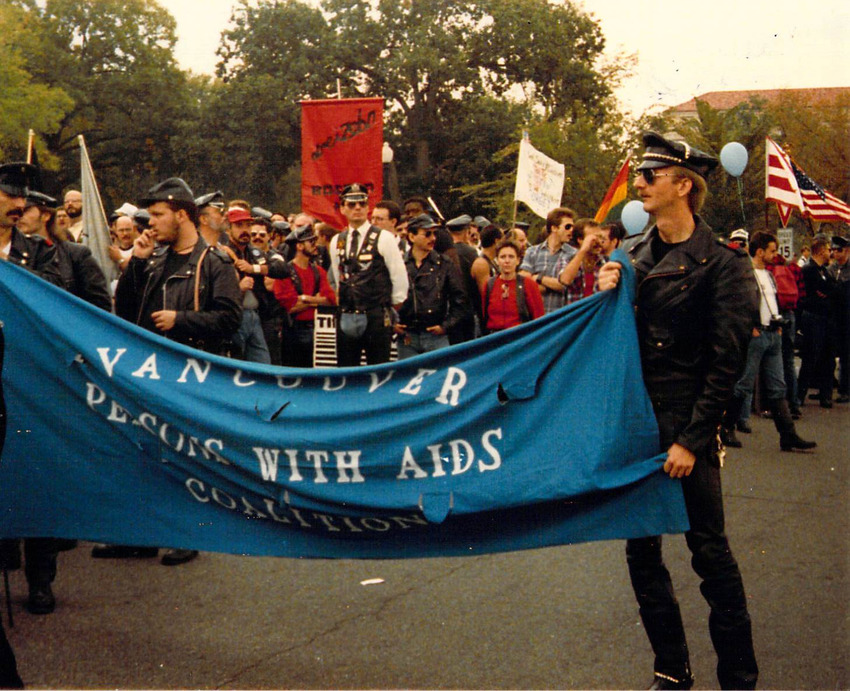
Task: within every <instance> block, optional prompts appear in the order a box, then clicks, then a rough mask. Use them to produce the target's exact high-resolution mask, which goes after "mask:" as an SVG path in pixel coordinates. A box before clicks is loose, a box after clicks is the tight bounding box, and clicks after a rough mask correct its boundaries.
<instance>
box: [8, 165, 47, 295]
mask: <svg viewBox="0 0 850 691" xmlns="http://www.w3.org/2000/svg"><path fill="white" fill-rule="evenodd" d="M40 186H41V182H40V176H39V173H38V168H36V167H35V166H33V165H30V164H28V163H7V164H5V165H2V166H0V260H2V261H10V262H12V263H13V264H17V265H18V266H21V267H23V268H24V269H28V270H29V271H32V272H33V273H35V274H38V275H39V276H41V277H42V278H43V279H44V280H46V281H50V283H53V284H55V285H57V286H60V287H61V286H62V276H60V275H59V269H58V268H57V266H56V262H55V252H56V250H55V249H54V248H53V247H51V246H50V245H49V244H48V243H47V242H45V240H44V238H41V237H28V236H26V235H24V234H23V233H21V232H20V231H19V230H18V229H17V228H16V227H15V226H16V224H17V223H18V221H19V220H20V219H21V216H23V214H24V209H25V207H26V197H27V192H28V190H31V189H37V188H38V187H40Z"/></svg>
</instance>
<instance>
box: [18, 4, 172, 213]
mask: <svg viewBox="0 0 850 691" xmlns="http://www.w3.org/2000/svg"><path fill="white" fill-rule="evenodd" d="M27 11H28V17H27V20H28V30H27V32H26V33H25V35H24V36H22V40H21V43H20V46H21V52H22V55H24V57H25V60H26V66H27V69H28V70H29V71H30V73H31V74H32V75H33V77H34V79H37V80H38V81H39V82H40V83H42V84H44V85H46V86H48V87H50V88H55V89H59V88H61V89H62V90H63V91H65V92H66V93H67V94H68V95H69V96H70V97H71V99H73V106H72V107H71V108H70V109H68V110H67V111H66V112H65V113H64V115H63V117H62V118H61V122H60V126H59V128H58V129H57V130H56V131H55V132H52V133H48V134H47V135H46V137H45V141H46V143H47V145H48V147H49V149H50V151H52V152H53V153H54V154H56V155H57V156H59V157H60V158H61V169H60V177H61V179H62V181H63V182H64V183H66V184H74V183H76V182H77V179H78V177H79V144H78V135H80V134H82V135H84V137H85V140H86V144H87V147H88V149H89V154H90V157H91V159H92V162H93V164H94V165H95V167H96V169H97V174H98V177H99V181H100V182H101V191H102V192H103V193H104V195H105V196H106V197H108V198H113V199H121V200H123V199H133V198H135V197H136V195H137V194H138V193H139V190H140V188H144V186H146V185H147V186H150V184H152V183H153V182H154V181H155V180H156V178H157V177H158V175H159V171H161V170H168V169H170V170H173V169H174V158H173V155H172V153H173V151H172V147H171V136H172V133H173V131H174V129H175V126H176V123H177V122H178V121H179V120H180V118H181V117H182V114H183V111H184V108H185V106H186V102H185V97H186V95H187V88H186V75H185V74H184V73H183V72H182V71H181V70H180V69H179V68H178V67H177V65H176V63H175V61H174V56H173V50H174V44H175V42H176V37H175V22H174V18H173V17H172V16H171V15H170V14H169V13H168V12H167V11H166V10H165V9H164V8H163V7H161V6H160V5H158V4H157V3H156V2H155V1H154V0H47V2H46V3H44V5H43V7H41V6H39V5H34V4H33V5H31V6H30V8H29V9H28V10H27Z"/></svg>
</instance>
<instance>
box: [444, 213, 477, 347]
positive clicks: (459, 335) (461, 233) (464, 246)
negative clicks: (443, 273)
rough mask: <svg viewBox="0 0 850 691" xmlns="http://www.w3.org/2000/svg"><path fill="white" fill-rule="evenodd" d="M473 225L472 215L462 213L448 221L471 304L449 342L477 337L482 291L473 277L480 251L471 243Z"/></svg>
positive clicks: (447, 227) (447, 224) (453, 328)
mask: <svg viewBox="0 0 850 691" xmlns="http://www.w3.org/2000/svg"><path fill="white" fill-rule="evenodd" d="M471 225H472V217H471V216H470V215H469V214H462V215H460V216H457V217H455V218H452V219H450V220H448V221H446V229H447V230H448V231H449V232H450V233H451V235H452V241H453V242H454V250H455V252H456V253H457V261H458V267H459V268H460V275H461V278H462V279H463V286H464V290H465V291H466V299H467V303H468V306H469V309H468V310H467V312H466V314H465V315H464V317H463V319H462V320H461V321H460V322H459V323H458V324H457V325H455V326H453V327H452V328H450V329H449V343H451V345H455V344H456V343H464V342H466V341H471V340H472V339H473V338H475V307H476V303H480V302H481V293H479V292H478V284H477V283H476V282H475V279H474V278H473V277H472V265H473V264H474V263H475V260H476V259H478V252H476V251H475V248H474V247H472V245H470V244H469V227H470V226H471Z"/></svg>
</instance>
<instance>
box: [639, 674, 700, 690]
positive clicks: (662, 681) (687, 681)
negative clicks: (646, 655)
mask: <svg viewBox="0 0 850 691" xmlns="http://www.w3.org/2000/svg"><path fill="white" fill-rule="evenodd" d="M693 685H694V676H693V674H691V671H690V670H687V674H686V675H685V676H684V677H682V678H681V679H676V678H675V677H668V676H667V675H666V674H659V673H658V672H656V673H655V679H653V680H652V685H651V686H650V687H649V688H650V691H652V689H689V688H691V687H692V686H693Z"/></svg>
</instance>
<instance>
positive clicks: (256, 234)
mask: <svg viewBox="0 0 850 691" xmlns="http://www.w3.org/2000/svg"><path fill="white" fill-rule="evenodd" d="M251 237H252V238H267V237H268V233H251Z"/></svg>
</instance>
